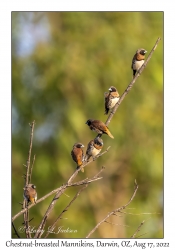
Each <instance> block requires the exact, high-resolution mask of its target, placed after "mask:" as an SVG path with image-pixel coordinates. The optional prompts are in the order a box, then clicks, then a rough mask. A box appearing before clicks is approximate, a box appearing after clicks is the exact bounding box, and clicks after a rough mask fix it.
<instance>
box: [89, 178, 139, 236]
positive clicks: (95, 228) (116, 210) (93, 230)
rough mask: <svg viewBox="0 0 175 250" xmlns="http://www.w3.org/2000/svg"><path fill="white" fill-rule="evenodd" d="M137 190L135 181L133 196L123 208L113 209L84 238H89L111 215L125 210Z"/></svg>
mask: <svg viewBox="0 0 175 250" xmlns="http://www.w3.org/2000/svg"><path fill="white" fill-rule="evenodd" d="M137 189H138V185H137V182H136V180H135V188H134V193H133V195H132V196H131V198H130V200H129V201H128V202H127V203H126V204H125V205H124V206H122V207H120V208H117V209H115V210H114V211H112V212H110V213H109V214H108V215H107V216H106V217H105V218H104V219H103V220H101V221H100V222H99V223H98V224H97V225H96V226H95V227H94V228H93V229H92V230H91V231H90V232H89V234H88V235H87V236H86V238H89V236H90V235H91V234H93V233H94V232H95V231H96V230H97V228H98V227H99V226H100V225H101V224H102V223H103V222H105V221H106V219H108V218H109V217H110V216H111V215H113V214H116V213H117V212H120V211H121V210H123V209H125V208H126V207H127V206H128V205H129V204H130V203H131V202H132V200H133V199H134V197H135V195H136V192H137Z"/></svg>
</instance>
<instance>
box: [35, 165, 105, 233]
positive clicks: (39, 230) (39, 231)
mask: <svg viewBox="0 0 175 250" xmlns="http://www.w3.org/2000/svg"><path fill="white" fill-rule="evenodd" d="M79 170H80V169H77V170H76V171H75V172H74V174H73V175H72V176H73V177H72V176H71V177H70V178H69V180H68V182H67V184H66V185H64V186H63V190H59V191H58V192H57V193H56V195H55V196H54V198H53V199H52V201H51V203H50V205H49V207H48V209H47V211H46V213H45V215H44V217H43V219H42V221H41V223H40V225H39V227H38V229H37V230H36V233H35V235H34V238H40V237H41V233H42V230H43V228H44V225H45V223H46V220H47V218H48V216H49V215H50V213H51V211H52V210H53V208H54V205H55V203H56V202H57V201H58V199H59V198H60V196H61V195H62V193H63V192H65V190H66V188H67V187H71V186H79V185H84V184H85V185H86V184H88V183H90V182H92V181H95V180H99V179H101V178H102V177H95V178H94V177H93V178H92V179H85V180H83V181H80V182H77V183H71V181H72V180H73V179H74V178H75V176H76V174H77V173H78V171H79Z"/></svg>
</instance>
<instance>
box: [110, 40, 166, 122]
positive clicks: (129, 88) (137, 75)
mask: <svg viewBox="0 0 175 250" xmlns="http://www.w3.org/2000/svg"><path fill="white" fill-rule="evenodd" d="M160 40H161V38H160V37H159V38H158V39H157V41H156V43H155V45H154V47H153V48H152V50H151V52H150V54H149V55H148V57H147V59H146V60H145V62H144V64H143V65H142V67H141V68H140V69H139V71H138V73H137V74H136V76H135V77H134V78H133V80H132V81H131V82H130V84H129V85H128V87H127V88H126V90H125V91H124V93H123V94H122V96H121V97H120V99H119V101H118V102H117V103H116V105H115V107H114V109H113V111H112V112H111V113H110V114H109V116H108V118H107V120H106V123H105V124H106V125H108V124H109V123H110V122H111V119H112V117H113V116H114V114H115V112H116V111H117V109H118V107H119V106H120V104H121V103H122V101H123V99H124V98H125V96H126V95H127V94H128V93H129V91H130V90H131V88H132V87H133V85H134V83H135V81H136V80H137V78H138V77H139V76H140V75H141V73H142V71H143V70H144V68H145V67H146V65H147V63H148V62H149V60H150V59H151V57H152V54H153V53H154V51H155V49H156V48H157V45H158V43H159V42H160Z"/></svg>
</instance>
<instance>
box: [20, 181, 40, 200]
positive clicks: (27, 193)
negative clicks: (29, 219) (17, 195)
mask: <svg viewBox="0 0 175 250" xmlns="http://www.w3.org/2000/svg"><path fill="white" fill-rule="evenodd" d="M23 189H24V199H26V201H27V202H28V203H29V202H32V203H36V200H37V192H36V186H35V185H34V184H28V185H27V186H25V188H23Z"/></svg>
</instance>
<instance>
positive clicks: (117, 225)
mask: <svg viewBox="0 0 175 250" xmlns="http://www.w3.org/2000/svg"><path fill="white" fill-rule="evenodd" d="M104 222H106V223H108V224H111V225H114V226H122V227H130V226H128V225H122V224H116V223H112V222H110V221H107V220H105V221H104Z"/></svg>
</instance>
